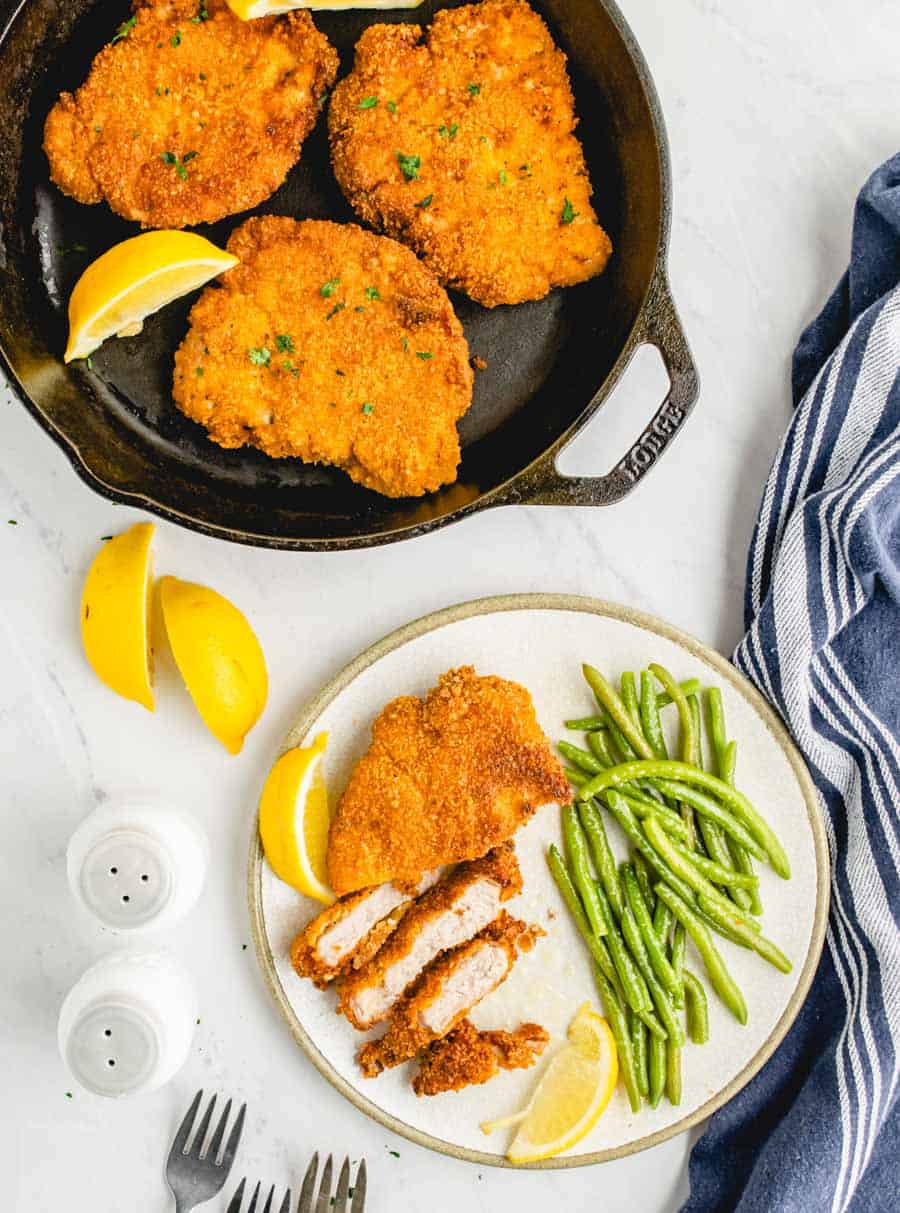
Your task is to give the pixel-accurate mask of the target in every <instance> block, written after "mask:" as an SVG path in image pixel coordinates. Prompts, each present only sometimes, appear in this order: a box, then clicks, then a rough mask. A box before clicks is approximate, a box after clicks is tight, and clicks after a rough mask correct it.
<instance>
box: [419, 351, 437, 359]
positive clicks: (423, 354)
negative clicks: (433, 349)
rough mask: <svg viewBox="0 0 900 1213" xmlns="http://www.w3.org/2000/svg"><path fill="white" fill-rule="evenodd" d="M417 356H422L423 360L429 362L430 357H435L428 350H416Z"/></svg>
mask: <svg viewBox="0 0 900 1213" xmlns="http://www.w3.org/2000/svg"><path fill="white" fill-rule="evenodd" d="M416 357H417V358H421V359H422V361H423V362H427V361H428V359H429V358H433V357H434V354H431V353H429V352H428V350H416Z"/></svg>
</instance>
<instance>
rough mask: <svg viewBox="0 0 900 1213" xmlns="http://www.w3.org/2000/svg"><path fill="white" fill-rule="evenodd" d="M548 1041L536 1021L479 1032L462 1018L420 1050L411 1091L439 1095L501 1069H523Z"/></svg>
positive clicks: (475, 1083) (459, 1088) (536, 1056)
mask: <svg viewBox="0 0 900 1213" xmlns="http://www.w3.org/2000/svg"><path fill="white" fill-rule="evenodd" d="M549 1041H550V1036H549V1034H548V1033H547V1030H546V1029H545V1028H542V1027H541V1025H540V1024H538V1023H523V1024H519V1026H518V1027H517V1028H516V1030H515V1031H514V1032H503V1031H490V1032H479V1031H478V1029H477V1028H476V1027H475V1026H474V1024H473V1023H472V1021H471V1020H469V1019H464V1020H462V1021H461V1022H460V1023H459V1024H458V1025H457V1026H456V1027H455V1028H454V1029H453V1031H452V1032H450V1033H449V1034H448V1035H447V1036H444V1037H443V1038H442V1039H441V1040H435V1041H433V1042H432V1043H431V1044H430V1045H429V1046H428V1047H427V1049H425V1051H424V1052H423V1053H422V1055H421V1057H420V1059H419V1072H418V1074H417V1075H416V1076H415V1078H414V1079H413V1084H412V1085H413V1090H414V1091H415V1093H416V1094H417V1095H440V1094H442V1092H444V1091H461V1090H462V1089H463V1087H471V1086H474V1085H477V1084H478V1083H484V1082H490V1080H491V1079H492V1078H494V1077H495V1076H496V1075H497V1074H499V1073H500V1071H501V1070H527V1069H528V1067H529V1066H533V1065H534V1063H535V1062H536V1061H537V1059H538V1058H539V1057H540V1055H541V1053H543V1051H544V1049H545V1048H546V1047H547V1045H548V1044H549Z"/></svg>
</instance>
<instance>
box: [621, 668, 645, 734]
mask: <svg viewBox="0 0 900 1213" xmlns="http://www.w3.org/2000/svg"><path fill="white" fill-rule="evenodd" d="M619 692H620V694H621V696H622V702H623V703H624V704H625V710H626V712H627V713H628V715H629V716H630V717H631V723H632V724H633V725H634V727H635V728H636V729H639V728H640V727H641V709H640V707H639V705H638V696H637V684H636V683H635V681H634V674H633V673H632V672H631V670H626V671H625V672H624V674H622V676H621V677H620V679H619Z"/></svg>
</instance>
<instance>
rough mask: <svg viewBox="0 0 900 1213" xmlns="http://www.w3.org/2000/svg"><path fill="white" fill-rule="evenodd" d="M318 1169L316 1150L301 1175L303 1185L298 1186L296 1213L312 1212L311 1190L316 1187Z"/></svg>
mask: <svg viewBox="0 0 900 1213" xmlns="http://www.w3.org/2000/svg"><path fill="white" fill-rule="evenodd" d="M318 1169H319V1155H318V1152H316V1153H315V1154H313V1156H312V1158H311V1159H310V1160H309V1166H308V1167H307V1168H306V1174H305V1175H304V1176H303V1186H302V1187H301V1188H300V1203H299V1204H298V1205H297V1213H312V1207H313V1192H314V1191H315V1187H316V1172H317V1171H318Z"/></svg>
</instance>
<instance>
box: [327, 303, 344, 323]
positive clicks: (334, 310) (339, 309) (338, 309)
mask: <svg viewBox="0 0 900 1213" xmlns="http://www.w3.org/2000/svg"><path fill="white" fill-rule="evenodd" d="M346 306H347V305H346V303H336V304H335V305H334V307H333V308H332V309H331V311H330V312H329V313H328V315H327V316H326V317H325V319H326V320H330V319H331V317H332V316H336V315H337V314H338V312H342V311H343V310H344V308H345V307H346Z"/></svg>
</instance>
